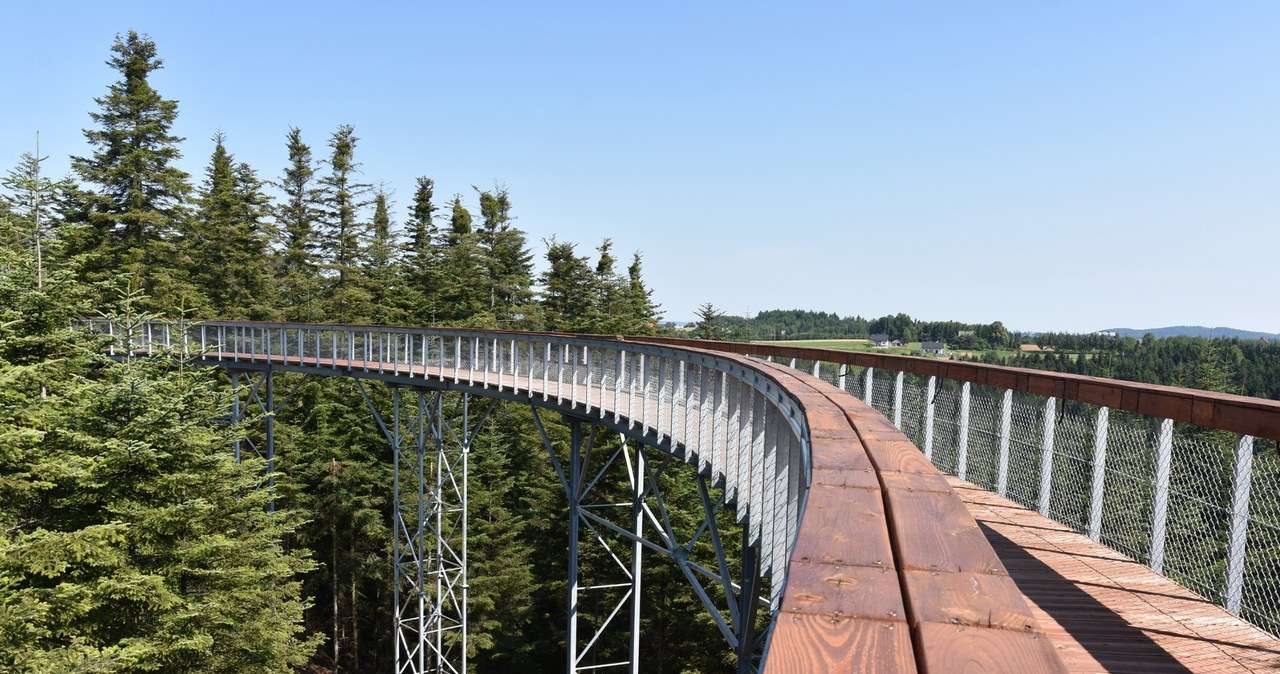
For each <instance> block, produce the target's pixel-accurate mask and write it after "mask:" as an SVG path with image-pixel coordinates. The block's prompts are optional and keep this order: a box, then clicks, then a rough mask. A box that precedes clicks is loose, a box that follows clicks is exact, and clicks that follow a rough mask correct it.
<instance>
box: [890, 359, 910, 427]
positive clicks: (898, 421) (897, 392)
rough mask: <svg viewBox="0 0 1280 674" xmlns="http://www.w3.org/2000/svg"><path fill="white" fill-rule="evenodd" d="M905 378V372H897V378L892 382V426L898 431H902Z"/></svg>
mask: <svg viewBox="0 0 1280 674" xmlns="http://www.w3.org/2000/svg"><path fill="white" fill-rule="evenodd" d="M906 377H907V373H906V372H903V371H902V370H898V376H897V377H896V378H895V379H894V380H893V425H894V426H897V427H898V430H902V387H903V384H904V383H905V380H906Z"/></svg>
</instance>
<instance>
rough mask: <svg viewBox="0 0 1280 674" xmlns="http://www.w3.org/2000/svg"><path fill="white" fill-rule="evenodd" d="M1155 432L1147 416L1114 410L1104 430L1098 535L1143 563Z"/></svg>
mask: <svg viewBox="0 0 1280 674" xmlns="http://www.w3.org/2000/svg"><path fill="white" fill-rule="evenodd" d="M1157 433H1158V431H1157V429H1156V427H1155V425H1154V423H1153V422H1152V421H1151V420H1149V419H1145V418H1142V417H1135V416H1133V415H1129V414H1117V413H1115V412H1113V413H1112V414H1111V423H1110V428H1109V429H1108V431H1107V465H1106V478H1105V479H1106V483H1105V489H1104V490H1103V495H1102V531H1101V535H1100V538H1101V540H1102V543H1103V544H1105V545H1108V546H1110V547H1112V548H1114V549H1116V550H1119V551H1120V552H1123V553H1124V554H1126V555H1128V556H1130V557H1132V558H1134V559H1136V560H1138V561H1140V562H1144V563H1145V562H1148V561H1150V559H1151V514H1152V512H1151V509H1152V497H1153V495H1154V488H1153V487H1154V481H1155V447H1156V442H1157Z"/></svg>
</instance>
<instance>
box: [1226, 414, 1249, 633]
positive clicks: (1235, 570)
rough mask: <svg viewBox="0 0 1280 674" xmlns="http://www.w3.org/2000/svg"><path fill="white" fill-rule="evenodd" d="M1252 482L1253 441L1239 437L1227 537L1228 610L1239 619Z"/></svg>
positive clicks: (1244, 436) (1247, 437) (1242, 594)
mask: <svg viewBox="0 0 1280 674" xmlns="http://www.w3.org/2000/svg"><path fill="white" fill-rule="evenodd" d="M1252 481H1253V437H1252V436H1249V435H1242V436H1240V441H1239V442H1237V443H1236V466H1235V473H1234V476H1233V477H1232V491H1231V533H1230V535H1229V536H1228V537H1227V592H1226V595H1227V610H1228V611H1231V613H1232V614H1233V615H1237V616H1238V615H1240V606H1241V604H1242V602H1243V599H1244V561H1245V550H1246V548H1247V546H1248V539H1249V487H1250V484H1251V482H1252Z"/></svg>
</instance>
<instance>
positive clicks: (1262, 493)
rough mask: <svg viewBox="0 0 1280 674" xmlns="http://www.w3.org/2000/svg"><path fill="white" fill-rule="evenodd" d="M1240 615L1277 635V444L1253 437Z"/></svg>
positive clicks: (1279, 573) (1279, 517)
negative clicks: (1251, 480)
mask: <svg viewBox="0 0 1280 674" xmlns="http://www.w3.org/2000/svg"><path fill="white" fill-rule="evenodd" d="M1245 550H1246V554H1245V564H1244V592H1243V596H1242V601H1241V604H1240V617H1242V618H1244V619H1245V620H1248V621H1249V622H1251V623H1253V624H1255V625H1257V626H1259V627H1261V628H1262V629H1265V630H1267V631H1268V632H1271V633H1272V634H1278V635H1280V446H1278V445H1277V443H1276V442H1274V441H1263V440H1255V441H1254V445H1253V482H1252V485H1251V488H1250V501H1249V528H1248V539H1247V545H1246V548H1245Z"/></svg>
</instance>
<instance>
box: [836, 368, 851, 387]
mask: <svg viewBox="0 0 1280 674" xmlns="http://www.w3.org/2000/svg"><path fill="white" fill-rule="evenodd" d="M848 376H849V365H848V364H847V363H841V364H840V377H839V379H838V380H837V386H839V387H840V390H841V391H843V390H845V388H844V384H845V379H846V378H847V377H848Z"/></svg>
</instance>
